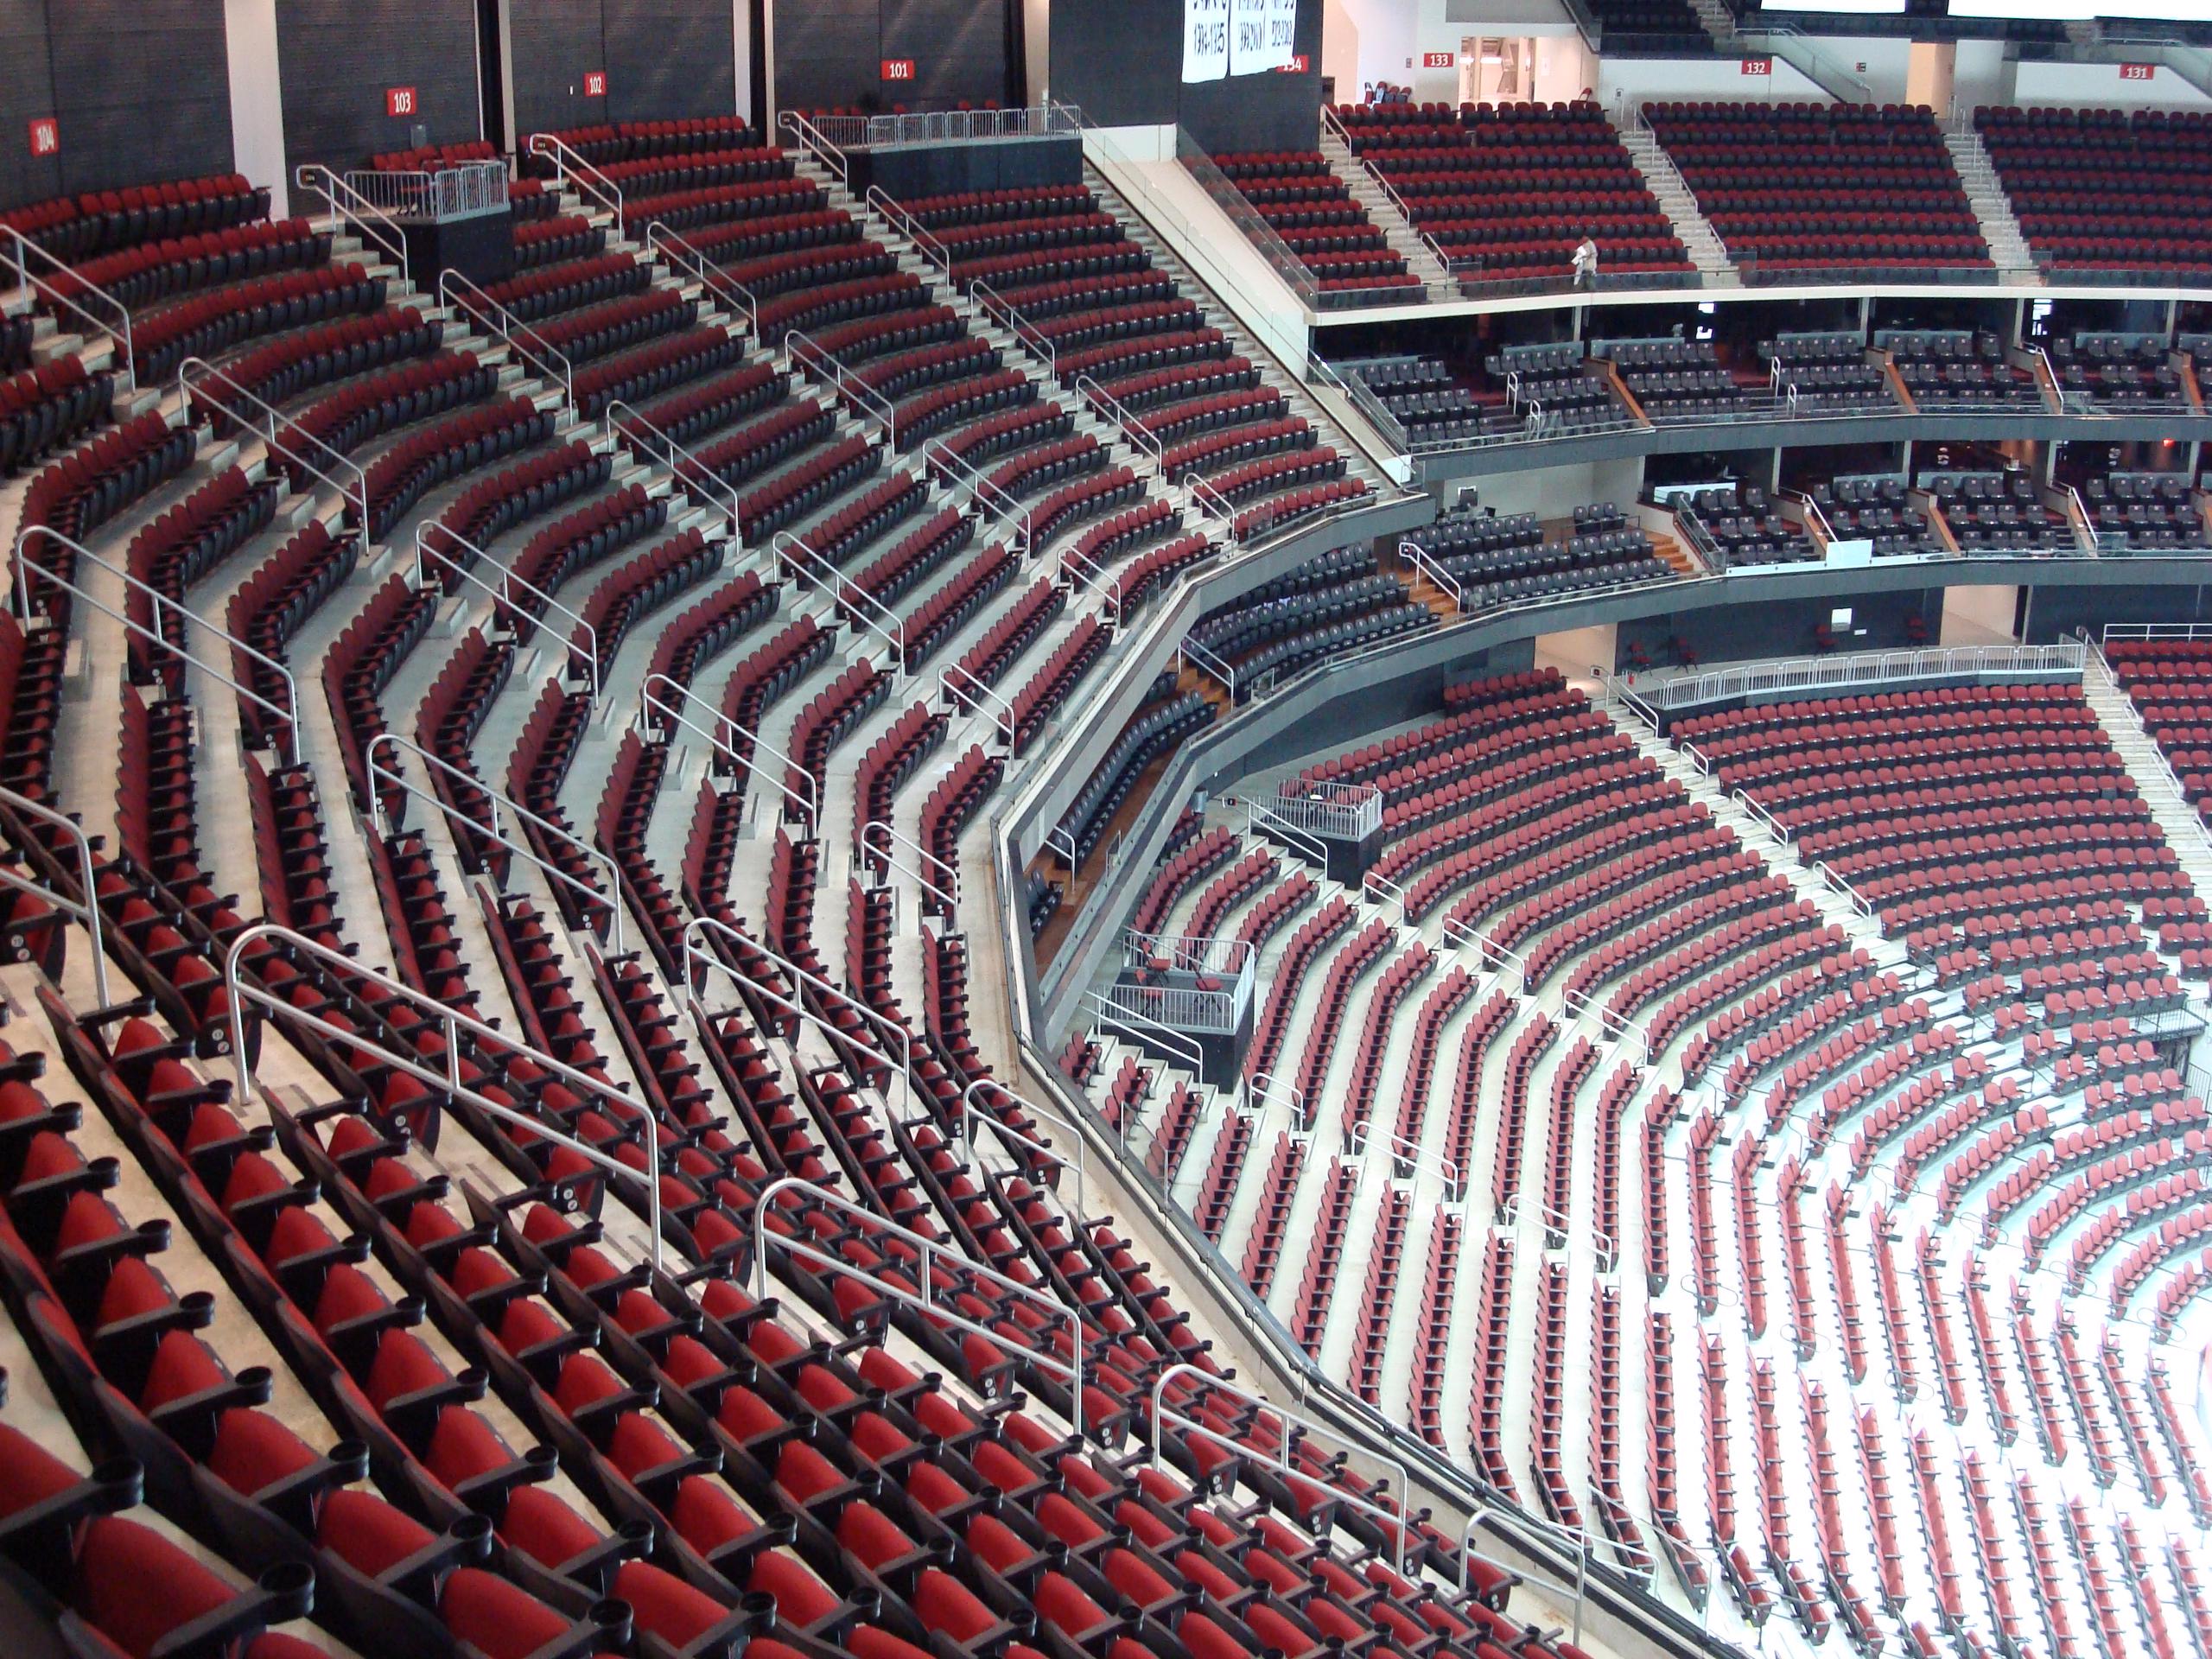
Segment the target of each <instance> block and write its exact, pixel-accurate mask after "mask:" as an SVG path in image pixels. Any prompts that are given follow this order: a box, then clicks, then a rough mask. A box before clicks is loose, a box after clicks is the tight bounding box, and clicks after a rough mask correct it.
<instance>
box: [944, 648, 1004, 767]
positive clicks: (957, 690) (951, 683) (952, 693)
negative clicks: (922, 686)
mask: <svg viewBox="0 0 2212 1659" xmlns="http://www.w3.org/2000/svg"><path fill="white" fill-rule="evenodd" d="M937 687H938V696H941V697H943V698H944V702H945V705H946V706H947V707H948V708H952V709H960V710H961V711H962V712H963V713H965V714H971V715H983V716H984V717H985V718H986V719H988V721H990V722H991V724H992V725H993V726H994V727H995V728H997V731H998V734H999V735H1000V736H1001V737H1002V738H1004V739H1005V740H1006V741H1007V747H1009V748H1011V747H1013V745H1014V734H1015V732H1016V731H1018V730H1019V729H1020V728H1019V726H1018V725H1017V723H1016V721H1015V720H1014V705H1013V704H1012V703H1010V702H1007V700H1006V699H1005V698H1004V697H1002V696H1000V695H999V694H998V693H997V692H996V691H994V690H991V688H990V687H989V686H988V685H986V684H984V683H983V682H982V680H980V679H978V678H977V677H976V676H975V675H974V674H972V673H970V672H969V671H968V670H967V669H965V668H963V667H962V666H961V665H960V664H958V663H947V664H945V665H944V667H943V668H941V669H939V670H938V676H937Z"/></svg>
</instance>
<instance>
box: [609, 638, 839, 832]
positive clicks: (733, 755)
mask: <svg viewBox="0 0 2212 1659" xmlns="http://www.w3.org/2000/svg"><path fill="white" fill-rule="evenodd" d="M656 685H664V686H666V687H667V688H668V689H669V690H671V691H673V692H675V693H676V695H677V696H679V697H681V698H682V699H683V703H682V704H677V703H671V702H669V701H668V700H667V699H666V698H664V697H663V696H661V695H660V694H659V693H658V692H657V691H655V690H653V688H654V687H655V686H656ZM638 702H639V710H638V712H639V718H640V719H641V720H644V721H645V722H646V723H647V724H648V725H650V724H652V715H660V716H662V717H663V718H664V719H666V720H670V721H674V722H675V723H676V724H677V725H678V726H681V727H683V729H684V730H685V731H687V732H690V733H691V734H693V735H694V736H697V737H702V738H704V739H706V741H708V742H709V744H711V745H712V746H713V747H714V748H715V750H716V752H717V753H720V754H721V757H722V758H723V759H724V760H728V762H729V763H730V765H731V766H734V767H736V768H738V769H739V784H738V786H739V787H740V788H743V787H744V779H747V778H755V777H757V778H765V779H766V780H767V781H768V782H769V783H771V784H772V785H775V787H776V789H777V791H779V793H781V794H782V796H783V798H785V800H786V801H788V802H789V803H790V804H791V805H792V806H794V807H796V808H798V811H799V814H800V816H801V817H804V819H805V820H806V823H807V827H808V829H810V830H811V829H813V828H814V827H815V826H816V825H817V823H819V822H820V819H821V804H820V802H819V801H818V800H817V798H815V795H814V774H813V773H812V772H808V771H806V770H805V769H804V768H803V767H802V766H799V764H798V762H797V761H796V760H792V759H791V756H789V755H787V754H785V753H784V752H783V751H782V750H781V749H779V748H778V747H776V746H775V745H774V744H772V743H771V742H770V741H768V740H767V739H766V738H765V737H762V736H761V735H760V734H759V733H758V732H755V731H753V729H751V728H749V727H747V725H746V724H745V723H744V722H743V721H741V720H739V719H738V718H737V716H736V715H732V714H728V713H726V712H724V711H723V710H721V709H717V708H715V705H714V704H712V703H710V702H708V701H707V700H706V699H705V698H704V697H702V696H699V694H698V693H697V692H696V691H694V690H691V688H690V686H688V685H683V684H680V683H677V681H676V680H674V679H672V678H671V677H669V676H668V675H666V674H648V675H647V676H645V683H644V684H643V685H641V686H639V688H638ZM694 703H696V704H697V705H698V706H699V707H700V708H702V709H706V710H707V711H708V712H709V715H711V716H712V717H713V719H714V720H715V722H716V724H715V728H714V729H712V730H709V728H706V727H704V726H702V725H700V724H699V723H698V722H697V721H695V720H693V719H692V718H691V717H690V715H686V714H685V713H683V708H684V707H687V706H689V705H690V704H694ZM722 728H728V730H730V731H734V732H735V733H736V734H738V735H739V736H740V737H741V738H743V739H744V740H745V741H747V742H748V743H750V744H751V745H752V746H753V749H754V751H755V752H756V753H760V752H762V751H765V752H766V753H767V755H768V756H769V758H770V759H771V760H780V761H782V762H783V763H784V766H785V768H786V769H787V770H789V771H790V772H795V773H797V774H798V776H799V777H801V778H804V779H806V785H807V791H808V792H807V793H806V794H804V795H801V794H800V793H799V792H798V791H797V790H795V789H793V788H792V787H791V785H789V784H788V783H786V782H785V781H784V779H782V778H779V777H778V776H777V775H776V774H775V773H774V772H768V771H766V770H764V769H763V768H762V767H760V766H756V765H755V764H753V760H751V759H750V758H749V757H747V756H746V755H742V754H740V753H738V752H737V747H736V746H735V745H734V744H733V743H731V742H730V741H729V740H728V739H727V738H725V737H723V736H722V735H721V731H722Z"/></svg>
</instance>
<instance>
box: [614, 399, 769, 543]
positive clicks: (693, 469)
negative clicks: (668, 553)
mask: <svg viewBox="0 0 2212 1659" xmlns="http://www.w3.org/2000/svg"><path fill="white" fill-rule="evenodd" d="M618 415H627V416H630V418H631V421H632V424H629V425H623V424H621V423H619V422H617V420H616V419H615V416H618ZM600 419H601V426H602V427H603V428H604V429H605V430H606V432H607V435H608V436H609V437H612V436H613V435H615V434H616V433H617V432H620V433H621V434H622V435H624V436H626V437H629V438H632V439H636V438H640V437H643V436H645V435H650V437H651V439H652V442H654V443H658V444H659V445H660V446H661V448H660V452H659V453H658V454H656V455H655V456H654V457H653V459H654V460H656V461H658V462H659V463H660V464H661V465H662V466H664V467H667V468H668V471H669V475H670V476H671V478H673V479H674V480H676V483H677V487H678V488H679V489H682V490H683V491H684V492H685V493H687V494H688V493H690V492H691V491H692V489H693V488H694V487H695V486H696V488H698V489H701V490H703V491H706V492H709V493H714V492H717V491H718V492H720V493H721V494H723V495H725V496H727V497H728V498H729V534H730V539H731V540H732V541H734V542H736V543H738V544H739V545H741V546H742V545H743V544H744V540H745V538H744V537H743V535H742V534H741V531H740V530H739V524H738V520H739V514H740V512H741V507H740V501H739V497H738V493H737V491H736V489H735V487H734V486H731V485H728V484H725V483H724V482H722V480H721V474H718V473H716V472H715V470H714V468H713V467H709V466H708V465H707V463H706V462H705V461H702V460H700V459H699V457H698V456H697V455H696V454H692V452H691V451H690V449H688V448H685V447H684V446H683V445H682V444H680V443H678V442H677V441H676V440H675V439H674V438H672V437H671V436H670V435H668V434H667V433H666V432H664V431H663V430H662V429H660V428H659V427H658V426H655V425H654V424H653V423H652V422H651V421H649V420H647V419H646V418H645V414H644V411H642V410H639V408H638V407H637V405H636V404H632V403H628V402H626V401H625V400H624V399H622V398H620V397H618V398H616V399H615V400H614V401H613V403H611V404H608V405H607V412H606V413H605V414H604V415H603V416H601V417H600ZM647 447H648V448H650V447H651V445H650V444H649V445H648V446H647Z"/></svg>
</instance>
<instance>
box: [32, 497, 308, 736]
mask: <svg viewBox="0 0 2212 1659" xmlns="http://www.w3.org/2000/svg"><path fill="white" fill-rule="evenodd" d="M39 536H43V537H46V538H47V539H48V541H50V542H54V543H59V544H60V545H61V546H62V547H65V548H67V549H68V550H69V551H70V552H72V553H73V554H74V555H76V556H77V557H79V558H80V559H89V560H90V561H91V562H92V563H94V564H96V565H98V566H99V568H100V569H103V570H105V571H106V572H107V573H108V574H109V575H112V576H117V577H119V578H121V580H122V582H123V585H124V588H126V589H128V590H130V591H131V592H134V593H142V594H145V595H146V596H147V599H148V600H149V602H150V603H151V604H152V606H153V611H154V626H152V627H148V626H146V625H145V624H144V623H143V622H140V621H138V620H136V619H134V618H132V617H131V616H130V615H129V614H128V613H126V612H124V611H120V610H118V609H116V608H115V607H113V606H111V605H110V604H109V603H108V602H107V601H105V600H103V599H101V598H99V596H98V595H96V594H92V593H90V592H87V591H86V589H85V588H80V587H79V586H78V585H77V584H76V583H75V582H70V581H68V580H67V579H66V578H64V577H63V576H61V575H59V574H57V573H56V572H54V571H53V570H49V569H47V567H46V566H44V565H42V564H38V563H34V562H33V561H32V558H31V556H30V553H29V545H30V543H31V540H32V538H33V537H39ZM27 571H28V572H29V573H30V574H31V575H35V576H37V577H38V578H39V580H40V581H41V582H49V583H51V584H52V585H53V586H54V587H56V588H60V589H61V590H62V592H64V593H66V594H69V595H71V596H72V597H73V598H74V599H77V600H79V601H82V602H83V603H85V604H86V605H89V606H91V607H92V608H93V609H94V610H96V611H98V612H99V613H100V614H101V615H102V616H105V617H107V618H108V619H110V620H112V621H116V622H119V623H121V624H122V625H123V626H124V629H125V630H126V631H128V632H130V633H133V634H136V635H137V637H138V638H140V639H143V640H145V641H146V642H147V643H148V644H149V645H155V646H156V647H158V648H159V649H161V650H162V651H164V652H168V654H169V655H170V656H172V657H175V658H177V659H178V660H179V661H180V662H182V663H185V664H189V665H190V666H192V667H194V668H196V669H198V670H199V671H200V672H201V673H202V674H205V675H206V676H207V677H208V678H209V679H211V680H213V681H214V682H215V683H217V684H218V685H224V686H228V687H229V688H230V690H232V693H234V694H235V695H236V696H240V697H243V698H244V699H245V701H246V702H250V703H251V704H252V705H253V706H254V707H255V708H257V709H260V710H261V711H262V712H263V713H264V714H265V715H275V716H276V718H277V723H278V724H280V725H281V726H283V728H284V765H285V766H286V767H287V768H288V769H289V767H292V766H297V765H299V764H300V733H299V715H298V709H299V707H300V688H299V685H298V683H297V682H296V681H295V680H294V679H293V678H292V671H291V670H290V669H289V668H287V667H286V666H285V665H284V664H283V663H281V662H279V661H278V660H277V658H274V657H271V656H270V655H269V653H268V652H264V651H259V650H257V649H256V648H255V647H253V646H252V645H248V644H247V643H246V642H245V640H243V639H239V638H238V636H237V635H236V634H234V633H232V632H230V630H229V629H227V628H225V627H222V626H219V625H217V624H216V623H213V622H210V621H209V620H207V618H206V617H204V616H202V615H200V613H198V612H197V611H195V610H193V609H192V608H190V607H188V606H184V605H180V604H178V603H177V601H175V600H173V599H171V598H170V597H169V596H168V594H165V593H163V592H162V590H161V589H160V588H156V587H155V586H153V585H152V584H151V583H149V582H141V581H140V580H139V579H138V578H137V577H136V576H134V575H131V574H130V572H129V571H128V570H125V569H122V568H121V567H120V566H118V565H114V564H111V563H108V562H107V561H106V560H105V559H104V558H102V557H100V556H99V554H97V553H95V552H93V551H92V549H90V548H88V547H86V545H85V544H84V543H81V542H75V541H72V540H71V539H70V538H69V537H67V536H64V535H63V534H62V533H61V532H60V531H58V530H55V529H54V528H53V527H52V526H51V525H48V524H31V525H29V526H27V527H26V528H25V529H24V530H23V531H22V534H21V535H19V536H17V537H16V617H17V618H18V620H21V621H22V622H23V623H25V624H29V621H30V620H31V598H30V583H29V582H28V581H27V580H25V575H24V573H25V572H27ZM164 611H166V612H168V613H170V614H171V615H174V616H179V617H181V618H183V619H184V620H185V621H187V622H188V623H190V624H192V625H193V626H195V627H200V628H205V629H206V630H207V632H210V633H212V634H213V635H214V636H215V637H216V638H217V639H220V640H221V641H222V642H223V643H224V644H225V645H228V646H230V648H231V649H232V651H235V652H240V653H241V654H243V655H244V656H245V657H247V658H250V659H251V661H253V662H254V663H255V664H258V665H259V666H260V667H263V668H265V669H267V670H268V671H270V673H272V674H275V675H276V676H277V677H279V678H280V679H282V680H283V682H284V696H285V701H286V702H287V703H289V707H287V708H281V709H280V708H279V707H277V704H275V703H274V702H270V700H269V699H268V698H267V697H264V696H262V695H261V693H260V692H258V691H256V690H253V688H252V687H251V686H249V685H247V684H245V683H244V682H242V681H240V680H238V679H236V678H234V677H232V676H231V675H229V674H226V673H225V672H224V671H222V670H221V669H219V668H217V667H216V666H215V665H214V664H212V663H208V662H203V661H202V660H201V659H200V658H198V657H196V656H194V654H193V652H192V650H191V648H190V647H189V646H187V645H177V644H176V643H175V642H174V641H173V640H171V639H169V637H168V635H167V634H165V633H163V632H162V631H161V620H162V613H163V612H164Z"/></svg>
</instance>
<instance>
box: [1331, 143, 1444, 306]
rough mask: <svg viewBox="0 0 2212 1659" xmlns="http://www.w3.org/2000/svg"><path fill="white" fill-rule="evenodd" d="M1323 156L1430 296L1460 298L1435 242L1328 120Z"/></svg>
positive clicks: (1432, 297) (1436, 298)
mask: <svg viewBox="0 0 2212 1659" xmlns="http://www.w3.org/2000/svg"><path fill="white" fill-rule="evenodd" d="M1321 155H1322V156H1323V158H1324V159H1325V160H1326V161H1327V162H1328V163H1329V169H1330V171H1332V172H1333V173H1334V174H1335V175H1337V177H1338V178H1339V179H1341V180H1342V181H1344V188H1345V189H1347V190H1349V191H1351V199H1352V200H1354V201H1356V202H1357V203H1358V204H1359V205H1360V206H1361V207H1363V208H1364V209H1366V211H1367V216H1368V218H1370V219H1373V220H1374V221H1375V224H1376V228H1377V229H1378V230H1380V231H1381V232H1383V240H1384V241H1386V242H1388V243H1389V245H1390V251H1392V252H1393V253H1395V254H1397V255H1398V256H1399V257H1402V259H1404V260H1405V262H1406V264H1407V265H1408V267H1410V268H1411V270H1413V273H1414V275H1415V276H1416V277H1420V278H1421V281H1422V282H1424V283H1427V285H1428V291H1429V297H1430V298H1431V299H1435V300H1456V299H1458V298H1459V284H1458V283H1456V282H1454V281H1453V280H1452V272H1451V270H1450V269H1449V268H1448V267H1447V266H1446V264H1445V263H1444V262H1443V260H1441V259H1440V258H1438V257H1437V255H1436V250H1435V247H1434V245H1433V244H1431V243H1430V242H1429V241H1428V239H1427V238H1425V237H1424V236H1422V235H1421V232H1419V231H1417V230H1415V229H1414V226H1413V221H1412V220H1411V219H1408V218H1407V217H1406V216H1405V214H1403V213H1401V212H1399V211H1398V204H1397V203H1396V202H1395V201H1394V200H1392V199H1391V197H1390V195H1389V193H1388V192H1387V191H1385V190H1384V189H1383V185H1382V181H1380V180H1378V179H1377V178H1376V176H1375V175H1374V174H1372V173H1370V172H1369V171H1368V169H1367V163H1366V162H1363V161H1361V160H1360V159H1359V157H1358V156H1355V155H1353V154H1352V153H1351V146H1350V145H1348V144H1347V143H1344V140H1343V139H1342V138H1341V137H1338V134H1337V132H1336V130H1335V129H1334V128H1333V127H1332V126H1331V125H1330V124H1328V123H1327V122H1326V121H1324V122H1323V123H1322V124H1321Z"/></svg>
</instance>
